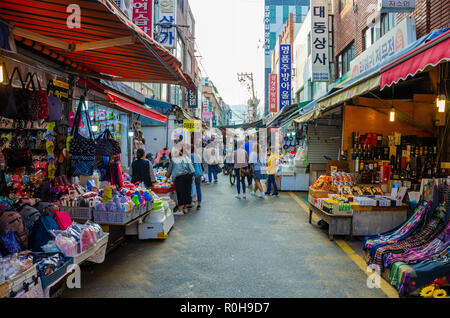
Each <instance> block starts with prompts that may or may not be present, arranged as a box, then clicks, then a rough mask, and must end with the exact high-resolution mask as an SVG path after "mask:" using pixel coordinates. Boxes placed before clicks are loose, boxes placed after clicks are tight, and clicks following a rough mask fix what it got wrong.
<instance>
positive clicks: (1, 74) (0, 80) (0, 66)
mask: <svg viewBox="0 0 450 318" xmlns="http://www.w3.org/2000/svg"><path fill="white" fill-rule="evenodd" d="M3 65H4V64H3V63H2V64H0V83H3V82H4V81H5V70H4V69H3Z"/></svg>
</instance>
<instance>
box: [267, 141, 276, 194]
mask: <svg viewBox="0 0 450 318" xmlns="http://www.w3.org/2000/svg"><path fill="white" fill-rule="evenodd" d="M277 169H278V156H277V155H276V154H274V153H273V152H272V149H271V148H269V161H268V162H267V175H268V178H269V179H268V184H267V192H266V193H265V195H267V196H269V195H270V192H271V190H272V186H273V189H274V190H273V193H272V196H275V197H278V187H277V182H276V181H275V175H276V173H277Z"/></svg>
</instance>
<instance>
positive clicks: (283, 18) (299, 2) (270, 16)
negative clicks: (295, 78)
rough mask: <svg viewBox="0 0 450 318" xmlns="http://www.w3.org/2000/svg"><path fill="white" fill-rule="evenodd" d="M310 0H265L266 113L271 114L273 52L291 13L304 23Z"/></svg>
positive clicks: (298, 21)
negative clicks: (270, 83)
mask: <svg viewBox="0 0 450 318" xmlns="http://www.w3.org/2000/svg"><path fill="white" fill-rule="evenodd" d="M309 6H310V0H265V8H264V10H265V13H264V34H265V35H264V38H265V40H264V43H265V62H264V78H265V85H264V96H265V98H264V115H268V114H269V74H270V72H271V67H272V54H273V51H274V49H275V46H276V43H277V41H278V37H279V35H280V34H281V33H282V32H283V30H284V28H285V25H286V22H287V21H288V20H289V14H290V13H292V14H293V15H294V22H295V23H302V22H303V21H304V18H305V17H306V14H307V13H308V11H309Z"/></svg>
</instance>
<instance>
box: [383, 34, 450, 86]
mask: <svg viewBox="0 0 450 318" xmlns="http://www.w3.org/2000/svg"><path fill="white" fill-rule="evenodd" d="M449 47H450V30H449V31H447V32H445V33H443V34H442V35H440V36H439V37H437V38H436V39H433V40H432V41H430V42H428V43H425V44H423V45H421V46H419V47H418V48H417V49H415V50H413V51H411V52H409V53H407V54H405V55H403V56H402V57H400V58H398V59H397V60H395V61H394V62H392V63H390V64H388V65H386V66H385V67H383V68H382V69H381V70H380V71H381V82H380V86H381V89H383V88H385V87H386V86H387V87H390V86H391V85H392V84H397V83H398V82H399V81H401V80H406V79H407V78H408V77H413V76H415V75H416V74H417V73H418V72H423V71H424V70H425V68H427V67H429V66H433V67H434V66H436V65H438V64H439V63H442V62H446V61H450V49H449Z"/></svg>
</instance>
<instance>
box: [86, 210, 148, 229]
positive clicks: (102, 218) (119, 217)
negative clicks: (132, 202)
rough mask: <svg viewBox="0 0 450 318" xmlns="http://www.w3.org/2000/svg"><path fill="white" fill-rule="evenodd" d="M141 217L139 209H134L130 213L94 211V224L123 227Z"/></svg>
mask: <svg viewBox="0 0 450 318" xmlns="http://www.w3.org/2000/svg"><path fill="white" fill-rule="evenodd" d="M137 216H139V209H136V208H133V210H132V211H131V212H130V213H126V212H114V211H107V212H105V211H96V210H94V222H95V223H97V224H115V225H123V224H126V223H128V222H130V221H131V220H132V219H134V218H135V217H137Z"/></svg>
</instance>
